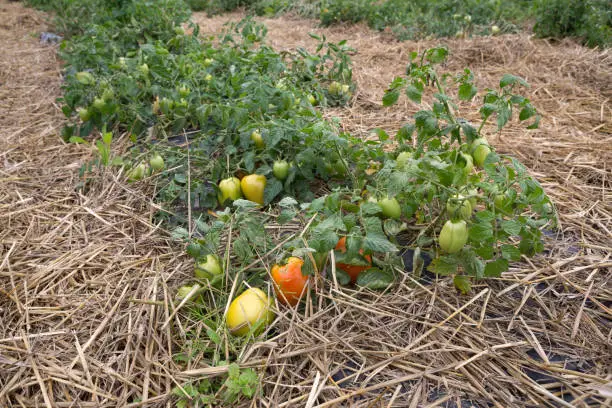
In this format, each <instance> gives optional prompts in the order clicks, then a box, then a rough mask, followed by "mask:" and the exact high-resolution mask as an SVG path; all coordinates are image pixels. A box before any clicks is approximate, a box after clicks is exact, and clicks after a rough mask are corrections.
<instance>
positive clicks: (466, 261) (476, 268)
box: [460, 248, 484, 279]
mask: <svg viewBox="0 0 612 408" xmlns="http://www.w3.org/2000/svg"><path fill="white" fill-rule="evenodd" d="M460 260H461V266H462V267H463V269H464V270H465V273H466V274H467V275H470V276H475V277H477V278H479V279H480V278H482V277H483V276H484V263H483V262H482V260H480V259H479V258H478V256H476V253H475V252H474V251H472V250H471V249H469V248H463V250H462V251H461V254H460Z"/></svg>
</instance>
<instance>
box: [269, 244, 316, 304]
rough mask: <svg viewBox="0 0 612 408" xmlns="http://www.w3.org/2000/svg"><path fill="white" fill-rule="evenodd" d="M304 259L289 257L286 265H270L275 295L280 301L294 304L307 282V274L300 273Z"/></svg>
mask: <svg viewBox="0 0 612 408" xmlns="http://www.w3.org/2000/svg"><path fill="white" fill-rule="evenodd" d="M302 265H304V261H303V260H301V259H300V258H296V257H293V256H292V257H291V258H289V259H288V260H287V264H286V265H274V266H273V267H272V272H271V274H272V279H273V280H274V288H275V289H276V297H278V300H279V301H280V302H281V303H284V304H286V305H290V306H295V305H296V304H297V303H298V302H299V300H300V296H301V295H302V292H303V291H304V288H305V287H306V285H307V284H308V276H304V275H302Z"/></svg>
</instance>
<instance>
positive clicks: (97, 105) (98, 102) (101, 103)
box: [93, 98, 106, 111]
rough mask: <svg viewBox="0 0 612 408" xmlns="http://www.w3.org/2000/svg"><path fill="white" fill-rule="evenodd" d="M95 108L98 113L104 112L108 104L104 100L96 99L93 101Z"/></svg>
mask: <svg viewBox="0 0 612 408" xmlns="http://www.w3.org/2000/svg"><path fill="white" fill-rule="evenodd" d="M93 107H94V108H95V109H96V110H98V111H101V110H104V108H106V102H105V101H104V99H102V98H96V99H94V101H93Z"/></svg>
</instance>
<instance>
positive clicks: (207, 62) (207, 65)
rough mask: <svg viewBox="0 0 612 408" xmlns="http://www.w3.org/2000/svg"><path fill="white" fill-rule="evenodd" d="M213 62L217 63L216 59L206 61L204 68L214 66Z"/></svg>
mask: <svg viewBox="0 0 612 408" xmlns="http://www.w3.org/2000/svg"><path fill="white" fill-rule="evenodd" d="M213 62H215V60H214V59H212V58H206V59H205V60H204V66H205V67H210V66H211V65H212V64H213Z"/></svg>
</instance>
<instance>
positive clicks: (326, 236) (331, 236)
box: [308, 229, 340, 252]
mask: <svg viewBox="0 0 612 408" xmlns="http://www.w3.org/2000/svg"><path fill="white" fill-rule="evenodd" d="M339 239H340V238H339V237H338V234H336V233H335V232H334V231H333V230H330V229H325V230H320V231H317V230H315V231H314V233H313V235H312V237H311V238H310V239H309V240H308V244H309V245H310V246H311V247H312V248H313V249H314V250H316V251H317V252H329V251H331V250H332V249H334V247H335V246H336V244H337V243H338V240H339Z"/></svg>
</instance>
